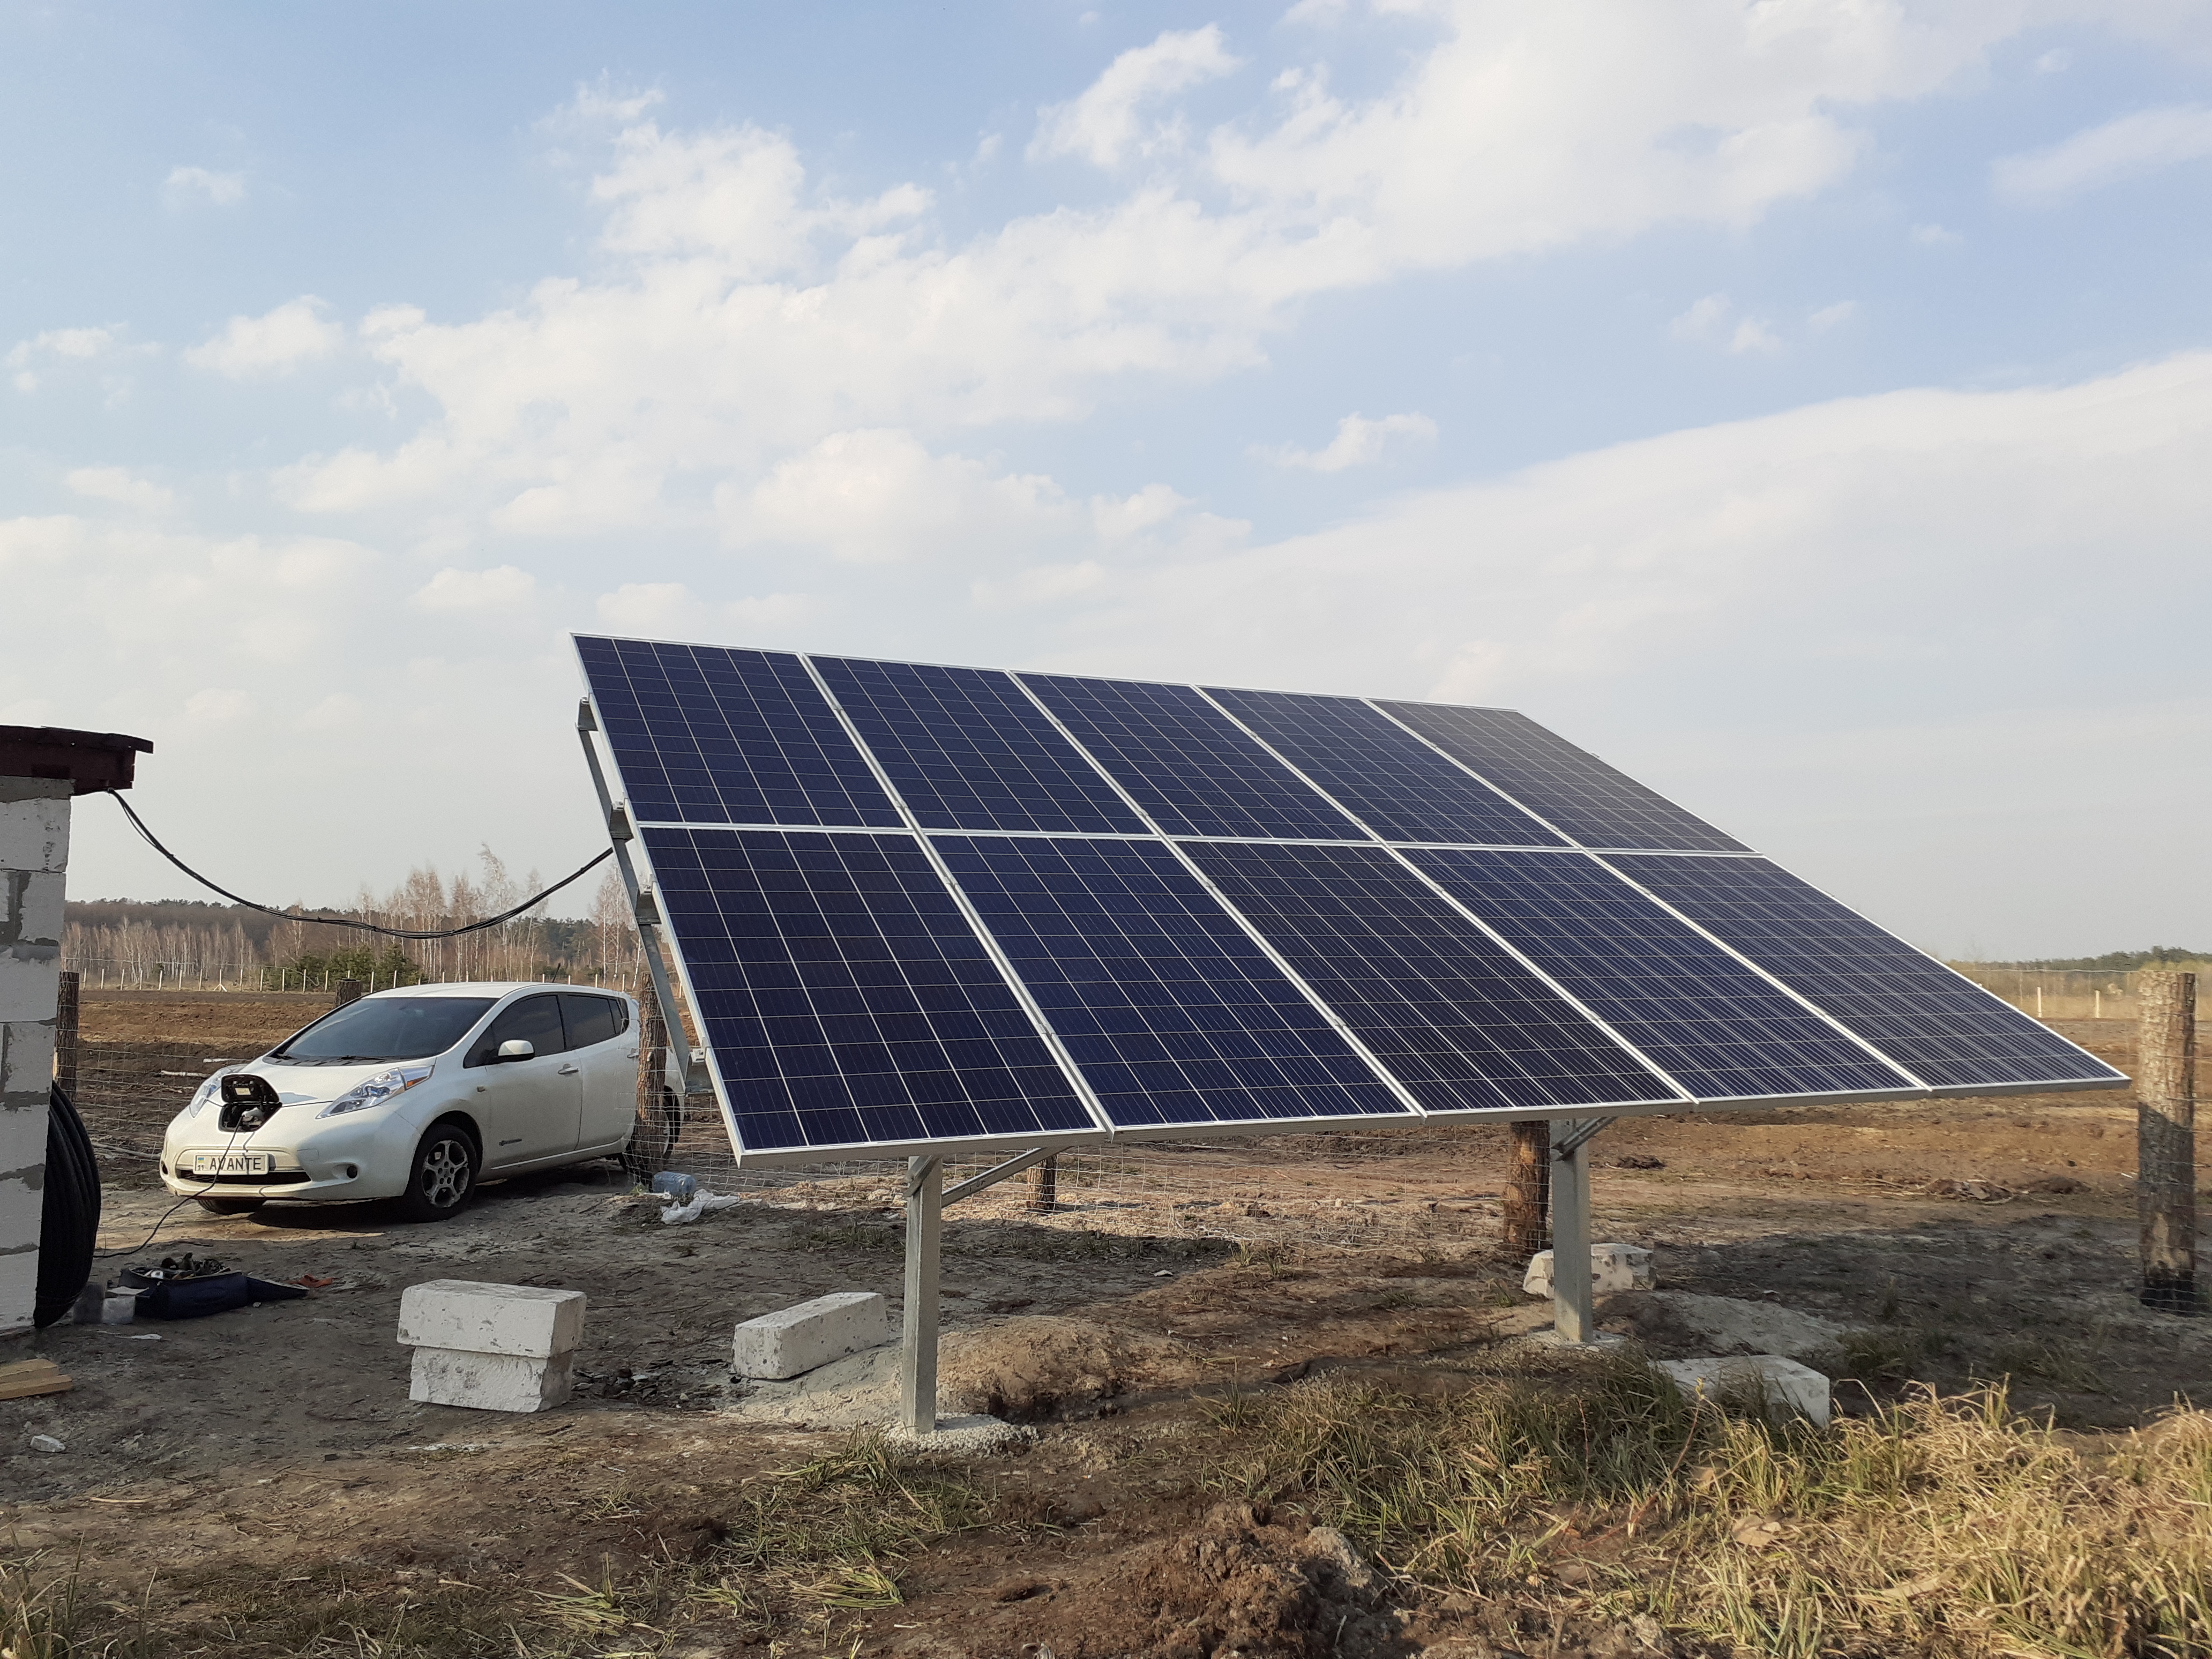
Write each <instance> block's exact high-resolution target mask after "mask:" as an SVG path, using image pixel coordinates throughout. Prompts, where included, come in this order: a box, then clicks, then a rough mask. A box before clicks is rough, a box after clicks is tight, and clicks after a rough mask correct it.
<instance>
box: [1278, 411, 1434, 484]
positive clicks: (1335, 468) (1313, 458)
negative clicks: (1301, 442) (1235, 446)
mask: <svg viewBox="0 0 2212 1659" xmlns="http://www.w3.org/2000/svg"><path fill="white" fill-rule="evenodd" d="M1436 435H1437V423H1436V422H1434V421H1432V420H1431V419H1430V418H1429V417H1428V416H1425V415H1385V416H1383V417H1382V418H1381V419H1380V420H1374V421H1370V420H1369V419H1368V418H1367V417H1366V416H1364V415H1358V414H1352V415H1347V416H1345V417H1344V418H1343V419H1342V420H1340V421H1339V422H1337V423H1336V436H1335V437H1334V438H1332V439H1331V440H1330V441H1328V444H1327V445H1326V446H1325V447H1322V448H1320V449H1299V448H1297V447H1295V446H1293V445H1290V444H1284V445H1280V446H1278V447H1274V448H1267V447H1261V446H1260V445H1256V444H1255V445H1254V446H1253V447H1252V448H1251V450H1250V451H1249V453H1251V454H1253V455H1255V456H1257V457H1258V458H1259V459H1261V460H1265V461H1272V462H1273V463H1274V464H1275V465H1277V466H1283V467H1292V468H1296V469H1297V470H1299V471H1306V472H1341V471H1344V470H1345V469H1346V468H1347V467H1354V466H1367V465H1372V464H1373V463H1374V462H1376V461H1379V460H1381V459H1383V452H1384V451H1385V450H1387V449H1389V448H1390V447H1392V445H1393V443H1394V441H1409V442H1416V443H1429V442H1432V441H1434V440H1435V438H1436Z"/></svg>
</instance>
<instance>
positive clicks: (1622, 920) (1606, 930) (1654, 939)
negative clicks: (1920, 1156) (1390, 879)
mask: <svg viewBox="0 0 2212 1659" xmlns="http://www.w3.org/2000/svg"><path fill="white" fill-rule="evenodd" d="M1407 856H1408V857H1409V858H1411V859H1412V860H1413V863H1414V864H1416V865H1417V866H1419V867H1420V868H1421V869H1422V870H1424V871H1425V872H1428V873H1429V874H1430V875H1431V876H1433V877H1434V878H1436V880H1437V884H1438V885H1440V886H1441V887H1443V890H1445V891H1446V892H1448V893H1449V894H1450V895H1451V896H1453V897H1454V898H1455V899H1457V900H1458V901H1459V902H1461V903H1462V904H1463V905H1465V906H1466V907H1467V908H1468V909H1469V910H1470V911H1472V912H1473V913H1474V915H1477V916H1479V917H1480V918H1481V919H1482V920H1483V921H1486V922H1488V923H1489V924H1490V925H1491V926H1492V927H1494V928H1496V929H1497V930H1498V933H1501V934H1502V935H1504V938H1505V939H1506V940H1507V941H1508V942H1509V943H1510V944H1511V945H1514V946H1516V948H1517V949H1519V950H1520V951H1522V953H1523V954H1525V955H1526V956H1527V957H1528V959H1529V960H1530V961H1531V962H1533V963H1535V964H1536V966H1537V967H1539V968H1541V969H1543V970H1544V971H1545V972H1546V973H1547V974H1548V975H1551V976H1552V978H1553V980H1555V981H1558V982H1559V984H1560V985H1561V986H1563V987H1565V988H1566V989H1567V990H1569V991H1570V992H1571V993H1573V994H1574V996H1575V998H1576V1000H1578V1001H1579V1002H1581V1003H1582V1005H1583V1006H1584V1007H1586V1008H1588V1009H1589V1011H1590V1012H1592V1013H1594V1014H1595V1015H1596V1016H1597V1017H1598V1018H1600V1019H1601V1020H1602V1021H1604V1022H1605V1024H1607V1026H1609V1027H1611V1028H1612V1030H1613V1031H1615V1032H1616V1033H1618V1034H1619V1035H1620V1036H1621V1037H1622V1038H1624V1039H1626V1041H1627V1042H1630V1043H1632V1044H1633V1045H1634V1047H1635V1048H1637V1049H1638V1051H1639V1052H1640V1053H1642V1054H1644V1055H1646V1056H1647V1057H1649V1059H1650V1060H1651V1062H1652V1064H1654V1065H1655V1066H1658V1067H1659V1068H1660V1070H1662V1071H1663V1072H1664V1073H1667V1075H1668V1076H1669V1077H1671V1078H1673V1079H1674V1080H1675V1081H1676V1082H1677V1083H1679V1084H1680V1085H1682V1086H1683V1087H1684V1088H1685V1089H1686V1090H1688V1091H1690V1092H1691V1093H1692V1094H1693V1095H1695V1096H1697V1097H1699V1099H1701V1100H1730V1099H1735V1100H1744V1099H1757V1098H1769V1097H1775V1096H1782V1095H1819V1094H1830V1093H1863V1092H1866V1091H1872V1090H1897V1091H1910V1090H1911V1088H1912V1087H1913V1085H1912V1083H1911V1079H1907V1078H1905V1076H1903V1075H1901V1074H1900V1073H1898V1072H1897V1071H1896V1070H1895V1069H1893V1067H1891V1066H1885V1065H1883V1064H1882V1062H1881V1060H1878V1059H1877V1058H1875V1056H1874V1055H1873V1054H1869V1053H1868V1052H1867V1051H1866V1049H1865V1048H1863V1047H1862V1046H1861V1045H1860V1044H1858V1043H1856V1042H1852V1041H1851V1040H1850V1037H1848V1036H1844V1033H1842V1032H1841V1031H1838V1030H1836V1028H1835V1027H1834V1026H1832V1025H1831V1024H1828V1022H1827V1021H1826V1020H1824V1019H1822V1018H1820V1016H1819V1015H1818V1014H1816V1013H1814V1012H1813V1011H1812V1010H1810V1009H1809V1008H1807V1007H1806V1006H1804V1005H1803V1004H1802V1003H1800V1002H1798V1001H1797V1000H1795V999H1794V998H1792V997H1790V996H1789V995H1788V994H1785V993H1784V992H1782V991H1780V990H1778V989H1777V988H1776V987H1774V986H1773V985H1771V984H1770V983H1769V982H1768V981H1766V980H1765V979H1763V978H1761V977H1760V976H1759V975H1758V974H1756V973H1754V972H1753V971H1752V969H1749V968H1747V967H1745V966H1744V964H1743V963H1741V962H1739V961H1737V960H1736V959H1735V957H1732V956H1730V955H1729V954H1728V952H1727V951H1723V950H1722V949H1721V948H1720V947H1719V946H1718V945H1715V944H1714V943H1713V942H1712V941H1711V939H1706V938H1705V937H1704V936H1703V935H1701V934H1699V933H1698V932H1697V931H1696V930H1695V929H1693V928H1692V927H1689V926H1688V925H1687V924H1686V923H1685V922H1683V921H1680V920H1678V919H1677V918H1675V917H1674V916H1671V915H1668V913H1667V912H1666V911H1664V910H1662V908H1659V906H1658V905H1656V904H1655V903H1653V902H1651V901H1650V899H1649V898H1646V897H1645V896H1644V895H1643V894H1641V893H1639V892H1638V891H1637V890H1635V889H1634V888H1632V887H1631V886H1630V885H1629V884H1627V883H1626V882H1625V881H1623V880H1622V879H1621V878H1620V877H1619V876H1616V875H1615V874H1613V872H1612V871H1610V870H1608V869H1607V868H1606V867H1605V866H1602V865H1601V864H1600V863H1598V861H1597V860H1595V859H1593V858H1591V857H1589V855H1588V854H1581V853H1495V852H1476V851H1468V852H1458V851H1441V850H1437V849H1432V848H1417V849H1415V850H1414V851H1413V852H1412V853H1410V854H1407Z"/></svg>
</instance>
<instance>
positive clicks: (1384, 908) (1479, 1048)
mask: <svg viewBox="0 0 2212 1659" xmlns="http://www.w3.org/2000/svg"><path fill="white" fill-rule="evenodd" d="M1184 850H1186V851H1187V852H1188V853H1189V854H1190V855H1191V857H1192V858H1193V859H1194V860H1195V861H1196V862H1197V864H1198V866H1199V867H1200V869H1201V870H1203V871H1205V872H1206V876H1207V877H1208V878H1210V879H1211V880H1212V882H1213V884H1214V885H1215V887H1216V888H1217V889H1218V890H1219V891H1220V892H1221V894H1222V896H1224V897H1225V898H1226V899H1227V900H1228V901H1229V902H1231V904H1233V905H1234V906H1236V908H1237V909H1238V910H1239V911H1241V912H1243V915H1245V916H1247V917H1248V918H1249V919H1250V921H1252V922H1253V924H1254V925H1255V927H1258V928H1259V930H1260V931H1261V933H1263V934H1265V935H1266V936H1267V942H1268V943H1269V944H1270V945H1273V946H1274V947H1275V948H1276V949H1277V950H1278V951H1281V952H1282V953H1283V955H1284V956H1285V957H1286V958H1288V959H1289V962H1290V964H1291V967H1293V968H1294V969H1297V972H1298V974H1299V975H1300V976H1301V977H1303V978H1304V980H1305V981H1306V982H1307V983H1308V984H1309V985H1310V986H1312V987H1314V989H1315V990H1316V991H1317V992H1318V993H1320V994H1321V999H1322V1001H1324V1002H1326V1003H1327V1004H1328V1006H1330V1007H1332V1008H1334V1009H1335V1010H1336V1012H1338V1013H1339V1014H1340V1015H1342V1016H1343V1017H1344V1018H1345V1020H1346V1022H1347V1023H1348V1024H1350V1025H1351V1027H1352V1031H1353V1033H1354V1035H1356V1036H1358V1038H1359V1039H1360V1041H1361V1042H1364V1043H1365V1044H1366V1045H1367V1047H1368V1048H1370V1049H1371V1050H1372V1051H1373V1052H1374V1053H1375V1054H1376V1055H1377V1056H1378V1057H1379V1058H1380V1059H1381V1060H1382V1061H1383V1064H1384V1065H1385V1066H1388V1067H1389V1069H1390V1071H1391V1072H1392V1073H1394V1074H1395V1075H1396V1076H1397V1077H1398V1078H1399V1079H1401V1080H1402V1081H1403V1082H1404V1083H1405V1085H1406V1086H1407V1088H1408V1089H1410V1090H1412V1091H1413V1097H1414V1098H1415V1099H1416V1100H1418V1101H1419V1102H1420V1103H1421V1106H1422V1109H1424V1110H1426V1111H1431V1112H1460V1111H1482V1110H1496V1109H1498V1108H1499V1107H1524V1108H1525V1107H1530V1106H1595V1105H1607V1104H1611V1105H1619V1104H1623V1103H1629V1102H1633V1101H1647V1102H1648V1101H1673V1100H1676V1099H1678V1098H1679V1097H1678V1096H1676V1095H1675V1093H1674V1091H1673V1090H1672V1089H1670V1088H1668V1085H1667V1084H1666V1083H1665V1082H1664V1081H1663V1080H1662V1079H1660V1078H1658V1077H1657V1076H1656V1075H1654V1074H1653V1073H1652V1072H1651V1071H1650V1069H1649V1068H1648V1067H1646V1066H1640V1065H1638V1063H1637V1062H1636V1060H1634V1059H1633V1058H1632V1057H1631V1056H1630V1055H1629V1054H1626V1053H1625V1052H1624V1051H1623V1050H1622V1048H1621V1047H1620V1044H1619V1043H1617V1042H1614V1041H1613V1039H1612V1038H1611V1037H1608V1036H1606V1034H1605V1033H1604V1032H1603V1031H1601V1030H1599V1029H1598V1027H1597V1026H1596V1025H1595V1024H1594V1023H1593V1022H1592V1021H1591V1020H1590V1019H1589V1017H1588V1016H1587V1015H1585V1014H1583V1013H1581V1012H1578V1011H1577V1009H1576V1008H1575V1007H1574V1006H1573V1005H1572V1004H1571V1003H1570V1002H1569V1001H1568V1000H1566V999H1565V997H1563V996H1561V995H1560V994H1559V992H1557V991H1555V990H1553V988H1552V987H1550V986H1549V985H1547V984H1546V983H1545V982H1544V981H1542V980H1541V979H1540V978H1538V977H1537V975H1535V974H1534V972H1533V971H1532V970H1531V969H1528V968H1526V967H1524V966H1523V965H1522V963H1520V962H1519V961H1518V960H1517V959H1516V958H1515V957H1514V956H1513V955H1512V954H1511V953H1510V951H1507V950H1506V949H1505V947H1504V946H1503V945H1499V944H1498V942H1497V941H1496V940H1495V939H1492V938H1491V936H1490V935H1489V934H1487V933H1484V932H1483V931H1482V930H1481V929H1480V927H1476V926H1475V925H1474V923H1473V922H1471V921H1468V919H1467V918H1466V917H1465V916H1463V915H1461V914H1460V913H1459V911H1457V910H1456V909H1455V908H1453V907H1452V905H1451V904H1450V903H1449V901H1447V900H1446V899H1445V898H1444V897H1443V896H1442V895H1441V894H1439V893H1438V892H1437V890H1436V889H1435V888H1433V887H1432V886H1431V885H1430V884H1428V883H1427V882H1425V881H1424V880H1422V879H1421V878H1420V877H1419V876H1417V875H1415V874H1414V873H1413V872H1412V871H1410V870H1408V869H1407V868H1406V867H1405V866H1404V865H1402V864H1401V863H1399V862H1398V860H1396V858H1395V857H1394V856H1393V855H1392V854H1389V853H1388V852H1385V851H1383V849H1382V848H1373V847H1311V846H1305V847H1293V846H1277V847H1267V846H1259V845H1255V844H1252V843H1249V842H1189V843H1188V845H1187V846H1186V848H1185V849H1184Z"/></svg>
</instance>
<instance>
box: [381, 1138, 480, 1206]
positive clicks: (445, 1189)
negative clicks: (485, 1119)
mask: <svg viewBox="0 0 2212 1659" xmlns="http://www.w3.org/2000/svg"><path fill="white" fill-rule="evenodd" d="M476 1185H477V1144H476V1142H475V1141H473V1140H471V1139H469V1133H468V1131H467V1130H465V1129H464V1128H462V1127H460V1125H459V1124H458V1123H434V1124H432V1125H431V1126H430V1132H429V1133H428V1134H426V1135H424V1136H423V1137H422V1144H421V1145H420V1146H417V1147H416V1149H415V1163H414V1167H413V1168H412V1169H411V1170H409V1172H408V1176H407V1190H406V1192H405V1193H404V1194H401V1196H400V1200H399V1211H400V1213H401V1214H402V1215H404V1216H405V1217H406V1218H408V1219H409V1220H410V1221H443V1220H446V1219H447V1218H448V1217H451V1216H455V1215H459V1213H460V1212H461V1209H462V1207H463V1206H465V1205H466V1204H467V1203H468V1201H469V1195H470V1194H471V1193H473V1192H474V1191H475V1190H476Z"/></svg>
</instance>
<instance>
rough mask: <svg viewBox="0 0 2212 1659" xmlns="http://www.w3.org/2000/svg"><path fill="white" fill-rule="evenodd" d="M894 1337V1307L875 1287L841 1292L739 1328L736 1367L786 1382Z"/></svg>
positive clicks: (734, 1355) (744, 1373)
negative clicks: (891, 1313)
mask: <svg viewBox="0 0 2212 1659" xmlns="http://www.w3.org/2000/svg"><path fill="white" fill-rule="evenodd" d="M890 1340H891V1316H890V1307H889V1306H888V1305H887V1304H885V1303H884V1299H883V1297H880V1296H878V1295H877V1294H876V1293H875V1292H874V1291H835V1292H833V1293H831V1294H830V1295H829V1296H817V1297H815V1298H814V1299H813V1300H812V1301H811V1302H802V1303H800V1304H799V1305H798V1306H797V1307H795V1308H785V1309H783V1310H781V1311H780V1312H776V1313H772V1314H763V1315H762V1316H760V1317H759V1318H758V1319H748V1320H747V1321H745V1322H744V1324H742V1325H740V1326H738V1335H737V1342H736V1346H735V1347H734V1349H733V1350H732V1359H731V1364H732V1369H733V1370H736V1372H737V1374H738V1376H752V1377H759V1378H762V1379H763V1380H767V1381H780V1380H781V1379H782V1378H784V1377H787V1376H798V1375H799V1373H800V1372H802V1371H811V1370H813V1369H814V1368H815V1367H816V1366H817V1365H826V1364H829V1362H830V1361H831V1360H833V1359H842V1358H844V1357H845V1356H846V1355H847V1354H852V1353H859V1352H861V1351H862V1350H863V1349H866V1348H875V1347H880V1346H883V1344H884V1343H886V1342H888V1341H890Z"/></svg>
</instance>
